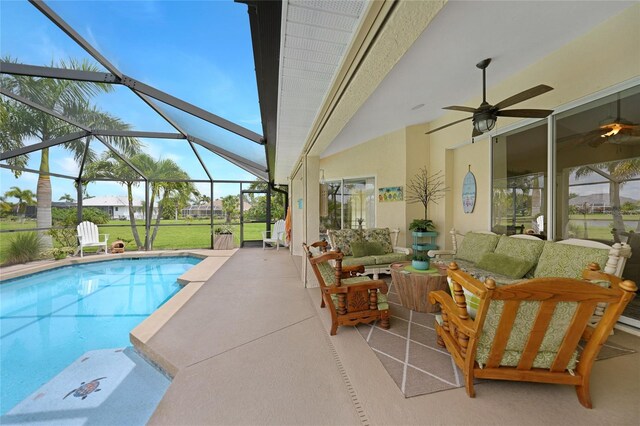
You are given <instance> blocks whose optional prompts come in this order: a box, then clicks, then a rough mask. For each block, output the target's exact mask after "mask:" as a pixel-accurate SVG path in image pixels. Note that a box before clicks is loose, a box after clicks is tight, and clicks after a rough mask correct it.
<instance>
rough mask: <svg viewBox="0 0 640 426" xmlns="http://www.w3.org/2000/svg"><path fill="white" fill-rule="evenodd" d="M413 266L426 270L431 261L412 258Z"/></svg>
mask: <svg viewBox="0 0 640 426" xmlns="http://www.w3.org/2000/svg"><path fill="white" fill-rule="evenodd" d="M411 266H412V267H413V268H414V269H417V270H419V271H426V270H427V269H429V261H428V260H412V261H411Z"/></svg>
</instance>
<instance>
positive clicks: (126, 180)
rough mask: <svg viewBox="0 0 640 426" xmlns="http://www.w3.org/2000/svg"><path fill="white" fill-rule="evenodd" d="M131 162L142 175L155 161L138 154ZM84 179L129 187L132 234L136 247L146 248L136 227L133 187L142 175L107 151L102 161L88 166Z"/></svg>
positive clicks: (145, 155) (128, 197) (101, 158)
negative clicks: (98, 179) (117, 183)
mask: <svg viewBox="0 0 640 426" xmlns="http://www.w3.org/2000/svg"><path fill="white" fill-rule="evenodd" d="M129 161H130V162H131V163H132V164H133V165H135V166H136V167H138V169H139V170H140V171H141V172H142V173H145V171H144V170H143V169H144V167H145V166H147V167H148V164H150V163H152V162H153V159H152V158H151V157H150V156H149V155H148V154H136V155H134V156H132V157H130V158H129ZM141 166H142V168H141ZM84 178H86V179H87V180H89V181H91V180H92V179H95V178H106V179H112V180H114V181H118V182H120V183H121V184H123V185H125V186H126V187H127V201H128V204H129V223H130V225H131V233H132V234H133V239H134V240H135V242H136V247H142V246H144V244H143V243H142V241H141V240H140V235H139V234H138V227H137V226H136V218H135V212H134V209H133V186H134V185H135V186H138V184H139V182H138V181H137V179H140V175H139V174H138V173H137V172H136V171H135V170H133V169H132V168H131V167H129V165H128V164H127V163H125V162H124V161H122V160H121V159H120V157H118V156H117V155H115V154H114V153H113V152H111V151H106V152H104V153H103V154H102V156H101V157H100V159H98V160H96V161H92V162H91V163H89V164H87V166H86V167H85V170H84Z"/></svg>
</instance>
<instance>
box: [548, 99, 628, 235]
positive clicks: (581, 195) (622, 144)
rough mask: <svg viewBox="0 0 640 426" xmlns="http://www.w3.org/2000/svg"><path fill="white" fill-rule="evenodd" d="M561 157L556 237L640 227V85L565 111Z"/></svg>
mask: <svg viewBox="0 0 640 426" xmlns="http://www.w3.org/2000/svg"><path fill="white" fill-rule="evenodd" d="M555 157H556V179H557V184H556V188H557V191H556V194H555V199H556V209H555V210H556V213H555V215H556V231H555V238H556V239H565V238H585V239H595V240H603V241H609V242H613V240H614V239H619V238H620V235H619V234H620V233H624V232H629V231H635V232H640V227H639V226H640V222H639V221H638V213H639V212H640V211H639V210H640V88H637V87H636V88H633V89H630V90H626V91H624V92H621V93H618V94H615V95H611V96H608V97H605V98H603V99H599V100H598V101H595V102H591V103H588V104H585V105H583V106H581V107H580V108H576V109H574V110H571V111H567V112H565V113H562V114H559V115H558V116H557V120H556V148H555ZM616 233H617V234H616Z"/></svg>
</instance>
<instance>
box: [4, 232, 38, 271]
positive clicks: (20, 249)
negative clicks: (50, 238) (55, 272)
mask: <svg viewBox="0 0 640 426" xmlns="http://www.w3.org/2000/svg"><path fill="white" fill-rule="evenodd" d="M41 251H42V240H41V239H40V236H39V235H38V234H37V233H35V232H21V233H19V234H17V235H16V237H15V238H14V239H13V241H11V243H9V245H8V246H7V248H6V252H5V259H6V262H5V264H7V265H13V264H16V263H27V262H31V261H32V260H36V259H38V257H40V252H41Z"/></svg>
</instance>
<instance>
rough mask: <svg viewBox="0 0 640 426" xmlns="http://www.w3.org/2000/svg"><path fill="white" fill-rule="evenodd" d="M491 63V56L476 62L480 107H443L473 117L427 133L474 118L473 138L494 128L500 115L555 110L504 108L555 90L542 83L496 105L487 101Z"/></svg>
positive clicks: (539, 114)
mask: <svg viewBox="0 0 640 426" xmlns="http://www.w3.org/2000/svg"><path fill="white" fill-rule="evenodd" d="M490 63H491V58H487V59H485V60H483V61H480V62H478V63H477V64H476V67H478V68H480V69H481V70H482V103H481V104H480V106H479V107H478V108H471V107H466V106H456V105H453V106H448V107H444V108H443V109H449V110H453V111H463V112H470V113H472V114H473V115H472V116H471V117H467V118H463V119H462V120H457V121H454V122H453V123H449V124H446V125H444V126H441V127H438V128H437V129H433V130H430V131H428V132H427V133H426V134H427V135H428V134H431V133H433V132H437V131H438V130H442V129H444V128H446V127H449V126H453V125H454V124H458V123H462V122H463V121H466V120H473V132H472V134H471V137H472V138H473V137H476V136H480V135H481V134H483V133H485V132H488V131H490V130H491V129H493V127H494V126H495V124H496V120H497V119H498V117H526V118H544V117H547V116H548V115H550V114H551V113H552V112H553V110H549V109H507V110H505V109H503V108H507V107H510V106H512V105H515V104H517V103H520V102H523V101H526V100H527V99H531V98H534V97H536V96H539V95H542V94H543V93H546V92H548V91H550V90H553V87H549V86H547V85H545V84H540V85H538V86H535V87H532V88H531V89H528V90H525V91H523V92H520V93H518V94H516V95H513V96H511V97H508V98H507V99H505V100H503V101H501V102H498V103H497V104H495V105H491V104H489V103H488V102H487V78H486V69H487V67H488V66H489V64H490Z"/></svg>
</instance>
